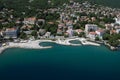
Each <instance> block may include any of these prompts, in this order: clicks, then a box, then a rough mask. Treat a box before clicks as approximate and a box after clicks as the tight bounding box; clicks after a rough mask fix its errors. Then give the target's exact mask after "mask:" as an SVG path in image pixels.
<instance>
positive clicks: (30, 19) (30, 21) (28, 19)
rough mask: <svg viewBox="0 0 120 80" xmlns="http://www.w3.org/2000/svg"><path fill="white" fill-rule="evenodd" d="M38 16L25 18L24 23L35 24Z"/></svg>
mask: <svg viewBox="0 0 120 80" xmlns="http://www.w3.org/2000/svg"><path fill="white" fill-rule="evenodd" d="M35 21H36V18H35V17H30V18H24V21H23V23H24V24H35Z"/></svg>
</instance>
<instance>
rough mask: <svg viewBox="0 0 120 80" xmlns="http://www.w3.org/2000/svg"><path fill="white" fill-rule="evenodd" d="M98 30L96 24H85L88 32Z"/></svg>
mask: <svg viewBox="0 0 120 80" xmlns="http://www.w3.org/2000/svg"><path fill="white" fill-rule="evenodd" d="M96 30H98V26H97V25H95V24H86V25H85V32H86V34H88V33H89V32H93V31H96Z"/></svg>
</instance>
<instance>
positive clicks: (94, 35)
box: [87, 32, 97, 40]
mask: <svg viewBox="0 0 120 80" xmlns="http://www.w3.org/2000/svg"><path fill="white" fill-rule="evenodd" d="M96 36H97V34H96V32H89V34H88V36H87V37H88V38H89V39H90V40H95V38H96Z"/></svg>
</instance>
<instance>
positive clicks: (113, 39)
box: [103, 33, 120, 47]
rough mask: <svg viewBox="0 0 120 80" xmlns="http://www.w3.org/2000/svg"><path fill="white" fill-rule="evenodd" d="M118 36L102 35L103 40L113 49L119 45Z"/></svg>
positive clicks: (119, 35)
mask: <svg viewBox="0 0 120 80" xmlns="http://www.w3.org/2000/svg"><path fill="white" fill-rule="evenodd" d="M119 39H120V34H112V35H110V34H108V33H106V34H104V36H103V40H108V43H109V44H110V45H111V46H114V47H117V46H118V45H119V44H120V41H119Z"/></svg>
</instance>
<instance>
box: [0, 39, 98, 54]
mask: <svg viewBox="0 0 120 80" xmlns="http://www.w3.org/2000/svg"><path fill="white" fill-rule="evenodd" d="M71 40H79V41H80V42H81V44H73V43H70V41H71ZM41 42H53V43H56V44H60V45H66V46H81V45H93V46H100V44H98V43H93V42H90V41H87V40H86V39H85V38H73V39H65V40H60V39H58V40H56V41H52V40H35V41H28V42H25V43H14V42H9V45H6V46H2V47H0V54H2V52H3V51H5V50H6V49H8V48H24V49H48V48H52V46H46V47H43V46H41V45H39V44H40V43H41Z"/></svg>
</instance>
